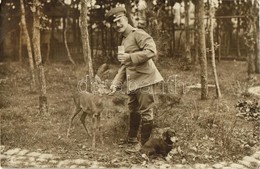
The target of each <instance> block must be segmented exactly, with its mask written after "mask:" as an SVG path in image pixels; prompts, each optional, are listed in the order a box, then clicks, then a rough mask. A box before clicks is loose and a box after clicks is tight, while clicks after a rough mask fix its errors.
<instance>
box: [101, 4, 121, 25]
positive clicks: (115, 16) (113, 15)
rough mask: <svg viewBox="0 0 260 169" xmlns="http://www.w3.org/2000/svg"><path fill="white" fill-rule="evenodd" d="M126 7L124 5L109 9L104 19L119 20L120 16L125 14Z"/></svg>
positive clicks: (109, 20)
mask: <svg viewBox="0 0 260 169" xmlns="http://www.w3.org/2000/svg"><path fill="white" fill-rule="evenodd" d="M125 13H126V9H125V8H124V7H115V8H112V9H110V11H108V12H107V13H106V15H105V17H106V20H107V21H108V22H110V23H112V22H116V21H117V20H119V19H120V18H121V17H122V16H125Z"/></svg>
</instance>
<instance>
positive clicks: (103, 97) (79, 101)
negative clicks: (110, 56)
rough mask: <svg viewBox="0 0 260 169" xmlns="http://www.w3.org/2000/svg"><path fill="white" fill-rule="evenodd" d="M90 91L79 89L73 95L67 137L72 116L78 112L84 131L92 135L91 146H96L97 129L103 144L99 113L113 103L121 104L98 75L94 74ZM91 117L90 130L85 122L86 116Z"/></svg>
mask: <svg viewBox="0 0 260 169" xmlns="http://www.w3.org/2000/svg"><path fill="white" fill-rule="evenodd" d="M91 88H92V93H91V92H88V91H80V92H78V93H76V94H75V95H74V96H73V103H74V104H73V105H74V109H73V114H72V116H71V118H70V123H69V127H68V129H67V137H69V136H70V130H71V128H72V124H73V120H74V118H75V117H76V116H77V115H78V114H80V113H81V112H82V114H81V117H80V121H81V123H82V124H83V127H84V129H85V131H86V132H87V135H88V136H89V137H92V148H95V146H96V133H97V130H98V131H99V136H100V141H101V144H102V145H103V144H104V141H103V136H102V131H101V124H100V119H101V114H102V112H104V111H105V109H106V110H107V109H108V108H109V107H111V106H112V105H113V104H115V105H118V104H122V101H120V98H119V99H118V97H113V96H114V95H111V94H110V92H111V91H110V90H109V89H106V85H105V84H103V83H102V81H101V80H100V78H99V77H98V76H95V81H94V82H93V83H92V84H91ZM88 116H89V117H92V131H90V129H89V128H88V126H87V125H86V124H85V121H86V118H87V117H88Z"/></svg>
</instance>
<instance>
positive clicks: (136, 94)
mask: <svg viewBox="0 0 260 169" xmlns="http://www.w3.org/2000/svg"><path fill="white" fill-rule="evenodd" d="M106 20H107V21H108V22H109V23H110V24H111V25H112V27H113V28H114V29H115V31H117V32H119V33H121V34H122V36H123V40H122V44H121V45H122V46H123V48H124V50H125V51H124V52H123V53H121V52H120V53H118V56H117V58H118V61H120V63H121V67H120V68H119V70H118V73H117V75H116V76H115V78H114V80H113V81H112V85H111V87H110V89H111V90H112V92H111V93H112V94H113V93H115V92H116V90H117V89H118V88H120V87H121V85H122V84H123V83H124V82H125V81H126V82H127V94H128V97H129V101H128V108H129V111H130V126H129V132H128V136H127V139H126V140H125V141H126V143H128V144H132V145H134V147H133V148H134V149H133V151H135V150H137V151H138V150H139V148H140V144H138V143H139V142H138V140H137V134H138V130H139V126H140V125H141V126H140V127H141V130H140V131H141V140H140V141H141V144H142V145H143V144H144V143H145V142H146V141H147V140H148V139H149V137H150V134H151V132H152V128H153V109H152V108H153V106H154V103H155V100H154V91H153V87H154V84H156V83H158V82H161V81H163V78H162V76H161V74H160V73H159V71H158V70H157V68H156V66H155V64H154V62H153V60H152V58H153V57H155V56H156V54H157V50H156V45H155V43H154V40H153V38H152V37H151V36H150V35H149V34H147V33H146V32H145V31H143V30H141V29H137V28H134V27H132V26H131V25H130V24H129V23H128V18H127V17H126V9H125V8H124V7H116V8H113V9H111V10H110V11H109V12H108V13H107V14H106Z"/></svg>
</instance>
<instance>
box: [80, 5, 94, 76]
mask: <svg viewBox="0 0 260 169" xmlns="http://www.w3.org/2000/svg"><path fill="white" fill-rule="evenodd" d="M87 2H88V1H87V0H80V3H81V11H80V19H81V22H80V30H81V38H82V48H83V56H84V61H85V63H86V66H87V67H88V74H89V76H90V79H91V80H92V79H93V77H94V70H93V63H92V58H91V50H90V44H89V33H88V7H87Z"/></svg>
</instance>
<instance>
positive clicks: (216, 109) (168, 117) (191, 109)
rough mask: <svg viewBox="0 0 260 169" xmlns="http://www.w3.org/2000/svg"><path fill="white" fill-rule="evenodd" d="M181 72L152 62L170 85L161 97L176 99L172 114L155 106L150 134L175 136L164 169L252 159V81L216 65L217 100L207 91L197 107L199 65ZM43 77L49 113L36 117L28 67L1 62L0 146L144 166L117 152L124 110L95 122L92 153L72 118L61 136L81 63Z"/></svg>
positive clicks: (56, 66)
mask: <svg viewBox="0 0 260 169" xmlns="http://www.w3.org/2000/svg"><path fill="white" fill-rule="evenodd" d="M182 68H183V66H182V65H181V64H180V62H178V61H177V60H175V59H168V58H167V59H164V60H163V61H159V62H158V69H159V70H160V72H161V73H162V75H163V77H165V80H166V81H167V80H168V82H170V84H171V85H172V84H174V85H175V86H176V87H175V88H173V89H169V87H168V90H174V91H176V93H175V92H174V93H172V95H176V97H181V99H180V102H176V103H175V104H174V105H173V106H172V107H169V106H166V105H164V104H165V102H167V103H170V102H173V101H172V100H166V101H160V100H159V104H160V106H158V107H157V108H156V113H155V130H156V129H160V128H165V127H171V128H173V129H174V130H175V131H176V134H177V137H178V142H177V143H175V145H174V150H173V152H172V156H171V159H168V161H167V163H169V164H180V163H181V164H195V163H207V164H208V163H211V164H213V163H215V162H218V161H237V160H239V159H241V158H242V157H244V156H246V155H251V154H253V153H254V151H255V148H256V147H259V146H260V133H259V128H260V126H259V120H260V115H259V112H256V113H255V114H253V115H252V114H250V111H251V110H252V111H255V109H257V102H259V99H258V98H256V97H255V96H253V95H251V94H250V93H248V91H247V89H248V88H249V87H253V86H259V85H260V76H259V75H256V76H255V78H254V79H252V80H248V79H247V71H246V68H247V64H246V62H239V61H221V62H220V63H218V64H217V69H218V77H219V83H220V89H221V92H222V95H223V96H222V98H221V99H216V94H215V88H213V87H209V98H208V99H207V100H201V99H200V96H201V94H200V90H199V89H198V88H197V87H196V86H198V85H197V84H199V83H200V69H199V66H194V67H192V68H191V69H190V70H182ZM208 72H209V75H208V78H209V84H214V78H213V76H212V71H211V67H210V66H209V68H208ZM45 75H46V82H47V98H48V110H49V111H48V113H47V114H40V113H39V111H38V99H39V93H38V92H32V91H31V89H30V74H29V68H28V65H21V64H19V63H12V62H11V63H1V65H0V94H1V100H0V107H1V109H0V113H1V145H4V146H5V147H10V148H15V147H19V148H22V149H28V150H30V151H36V150H39V151H41V152H44V153H51V154H55V155H58V156H60V157H62V158H64V159H70V158H74V159H75V158H84V159H90V160H95V161H98V162H99V163H102V165H103V166H105V167H128V166H131V165H133V164H142V163H143V162H144V159H143V158H142V157H141V156H140V155H136V154H128V153H126V152H125V151H124V150H125V148H126V147H123V146H119V145H118V141H119V139H120V138H124V137H125V135H126V133H127V126H128V124H127V120H128V113H127V106H125V107H120V108H116V107H115V108H113V107H112V108H110V109H111V110H112V113H111V112H110V113H109V114H106V115H105V116H103V117H102V119H101V120H102V123H103V135H104V140H105V143H104V145H101V143H100V142H97V146H96V148H95V149H92V148H91V138H89V137H88V136H87V135H86V132H85V131H84V129H83V127H82V125H81V123H80V120H79V116H78V117H77V118H76V119H75V120H74V129H73V131H72V133H71V136H70V137H69V138H67V137H66V131H67V128H68V125H69V121H70V117H71V114H72V109H73V100H72V96H73V94H74V93H75V92H76V91H77V84H78V82H79V81H80V80H82V79H84V78H85V70H84V65H83V64H78V65H76V66H73V65H68V64H62V63H52V64H49V65H46V66H45ZM175 75H177V76H175ZM172 79H174V80H175V81H171V80H172ZM188 86H193V87H192V88H190V87H188ZM194 86H195V87H194ZM183 89H184V90H183ZM180 91H182V92H183V91H184V94H180ZM159 99H160V98H159ZM239 103H243V105H244V106H245V112H246V113H243V112H242V113H241V110H244V108H243V107H242V108H241V107H238V108H236V105H238V104H239ZM240 106H241V105H240ZM247 108H249V110H248V109H247ZM258 108H259V104H258ZM113 109H115V110H114V111H113ZM253 109H254V110H253ZM258 110H259V109H258ZM258 110H256V111H258ZM239 111H240V112H239ZM257 113H258V114H257ZM87 123H89V122H87ZM157 160H158V159H157ZM159 160H161V161H165V160H164V159H160V158H159ZM150 162H151V163H153V161H150Z"/></svg>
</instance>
